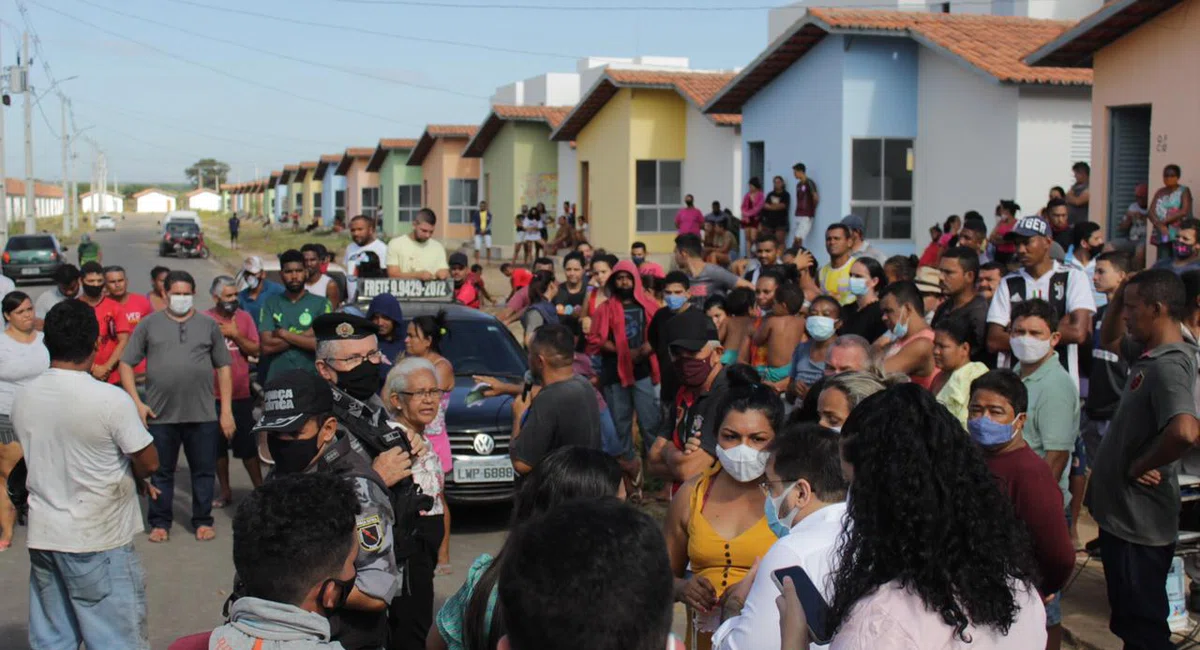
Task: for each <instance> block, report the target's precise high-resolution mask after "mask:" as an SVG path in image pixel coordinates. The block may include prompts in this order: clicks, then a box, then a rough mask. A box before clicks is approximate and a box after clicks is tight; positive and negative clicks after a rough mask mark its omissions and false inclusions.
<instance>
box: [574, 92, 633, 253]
mask: <svg viewBox="0 0 1200 650" xmlns="http://www.w3.org/2000/svg"><path fill="white" fill-rule="evenodd" d="M632 115H633V97H632V94H631V91H630V90H628V89H622V90H620V91H618V92H617V94H616V95H614V96H613V98H612V99H610V100H608V102H607V103H606V104H605V105H604V107H603V108H601V109H600V111H599V112H598V113H597V114H596V116H595V117H593V118H592V120H591V122H589V123H588V125H587V126H586V127H584V128H583V130H582V131H581V132H580V133H579V135H578V136H577V137H576V140H575V142H576V150H575V152H576V155H577V158H578V161H579V169H580V172H579V190H578V194H577V195H576V196H577V198H576V200H575V202H577V203H578V204H579V214H580V215H584V214H586V215H587V217H588V219H589V221H590V226H591V232H590V239H591V242H592V245H594V246H597V247H603V248H606V249H608V250H613V251H623V250H626V249H628V247H629V244H630V243H631V242H632V240H631V239H630V235H631V233H632V229H633V227H632V225H631V218H632V210H633V179H634V169H633V166H632V163H631V161H632V160H633V158H632V154H631V126H632ZM584 163H587V165H588V167H589V170H590V171H589V173H588V178H587V180H586V181H585V179H584V176H583V171H582V170H583V165H584ZM585 182H587V183H588V192H589V201H588V203H587V204H585V202H584V200H583V187H584V183H585Z"/></svg>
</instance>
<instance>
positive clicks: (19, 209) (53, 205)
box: [4, 178, 66, 223]
mask: <svg viewBox="0 0 1200 650" xmlns="http://www.w3.org/2000/svg"><path fill="white" fill-rule="evenodd" d="M4 193H5V194H6V195H7V196H6V197H5V200H4V207H5V214H6V215H7V216H8V222H9V223H15V222H19V221H21V220H23V219H24V218H25V181H23V180H21V179H17V178H10V179H8V180H6V181H5V186H4ZM65 205H66V202H65V201H64V200H63V193H62V188H61V187H59V186H57V185H50V184H48V183H41V182H35V183H34V184H33V206H34V207H33V210H34V214H35V215H36V216H37V217H38V218H42V217H52V216H58V215H61V214H62V213H63V208H64V206H65Z"/></svg>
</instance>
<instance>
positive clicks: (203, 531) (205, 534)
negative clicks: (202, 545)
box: [196, 526, 217, 542]
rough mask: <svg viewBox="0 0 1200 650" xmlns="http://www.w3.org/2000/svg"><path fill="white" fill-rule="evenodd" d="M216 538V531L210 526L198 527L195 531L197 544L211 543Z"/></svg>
mask: <svg viewBox="0 0 1200 650" xmlns="http://www.w3.org/2000/svg"><path fill="white" fill-rule="evenodd" d="M216 538H217V531H216V530H214V529H213V527H212V526H200V527H199V528H197V529H196V541H197V542H211V541H213V540H214V539H216Z"/></svg>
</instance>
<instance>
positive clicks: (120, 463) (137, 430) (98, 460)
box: [12, 300, 158, 650]
mask: <svg viewBox="0 0 1200 650" xmlns="http://www.w3.org/2000/svg"><path fill="white" fill-rule="evenodd" d="M44 333H45V334H44V339H43V341H44V343H45V345H46V349H47V350H48V351H49V353H50V369H49V370H47V371H46V372H44V373H43V374H41V375H39V376H38V377H36V378H34V379H33V380H31V381H30V382H29V383H28V384H26V385H25V386H23V387H22V388H20V389H19V390H18V391H17V394H16V397H15V399H14V401H13V411H12V424H13V428H14V429H15V430H16V433H17V438H18V439H19V440H20V442H21V447H22V449H23V450H24V452H25V462H26V463H27V464H28V467H29V478H28V482H27V485H28V488H29V534H28V539H27V542H26V544H27V546H28V547H29V562H30V572H29V580H30V589H29V592H30V603H29V643H30V645H31V646H32V647H34V648H76V647H78V646H79V645H80V644H81V643H82V644H85V645H86V646H87V647H89V648H136V649H147V650H148V649H149V647H150V640H149V638H148V637H147V634H146V630H147V627H146V590H145V573H144V572H143V570H142V564H141V561H140V560H139V559H138V556H137V554H136V553H135V552H134V549H133V536H134V534H136V533H140V532H141V531H142V513H141V511H140V510H139V508H138V502H137V494H138V493H139V492H143V491H150V492H151V493H153V492H154V489H153V488H151V487H148V485H147V484H146V482H145V479H146V478H148V477H149V476H150V475H151V474H153V473H154V471H155V470H156V469H158V454H157V452H156V451H155V448H154V444H153V443H154V440H153V439H152V438H151V437H150V434H149V432H147V431H146V428H145V427H144V426H142V421H141V419H140V418H139V417H138V413H137V409H136V408H134V406H133V402H132V401H131V400H130V399H129V396H127V395H126V394H125V393H124V392H123V391H121V389H120V388H118V387H117V386H113V385H110V384H108V383H105V382H101V381H96V380H95V379H93V378H92V375H91V372H90V371H91V368H92V362H93V360H94V359H95V356H96V340H97V339H98V338H99V336H100V326H99V324H98V323H97V321H96V314H95V312H94V311H93V310H92V308H91V307H89V306H88V305H86V304H84V303H82V302H80V301H77V300H66V301H63V302H61V303H59V304H57V305H55V306H54V307H53V308H52V309H51V310H50V312H49V313H48V314H47V315H46V320H45V326H44ZM63 404H70V405H71V407H70V408H63V407H62V405H63Z"/></svg>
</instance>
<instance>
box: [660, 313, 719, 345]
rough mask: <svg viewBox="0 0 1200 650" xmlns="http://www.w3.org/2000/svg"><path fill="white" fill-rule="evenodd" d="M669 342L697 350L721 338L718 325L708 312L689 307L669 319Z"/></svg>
mask: <svg viewBox="0 0 1200 650" xmlns="http://www.w3.org/2000/svg"><path fill="white" fill-rule="evenodd" d="M667 336H668V339H667V341H668V344H669V345H670V346H671V347H676V348H683V349H684V350H689V351H691V352H697V351H699V350H701V349H703V348H704V346H705V345H708V343H709V342H710V341H716V340H719V339H720V338H721V335H720V334H719V333H718V332H717V325H716V323H714V322H713V320H712V318H710V317H709V315H708V314H706V313H704V312H703V311H701V310H699V309H695V308H692V309H687V310H684V311H682V312H680V313H679V314H677V315H675V316H674V317H672V318H671V320H669V321H667Z"/></svg>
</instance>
